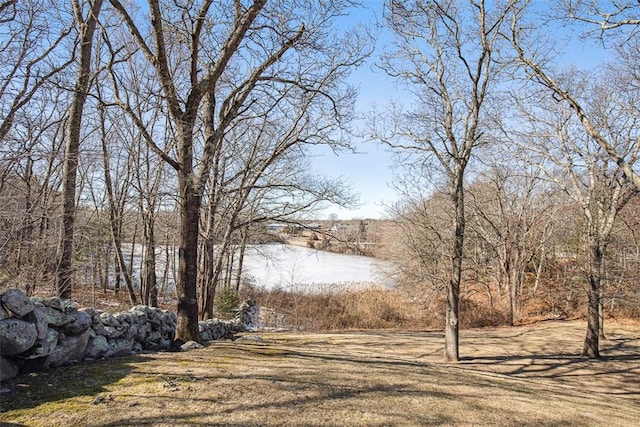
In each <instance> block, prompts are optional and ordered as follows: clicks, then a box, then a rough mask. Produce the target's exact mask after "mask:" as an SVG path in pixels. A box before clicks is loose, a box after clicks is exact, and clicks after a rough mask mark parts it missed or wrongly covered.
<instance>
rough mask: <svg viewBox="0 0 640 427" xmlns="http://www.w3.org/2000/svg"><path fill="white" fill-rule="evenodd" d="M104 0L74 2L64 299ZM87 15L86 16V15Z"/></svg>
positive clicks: (61, 270) (61, 269)
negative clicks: (75, 49)
mask: <svg viewBox="0 0 640 427" xmlns="http://www.w3.org/2000/svg"><path fill="white" fill-rule="evenodd" d="M102 3H103V0H93V1H91V2H90V4H89V5H88V8H87V10H86V11H85V10H84V9H85V8H83V5H82V4H81V3H80V1H79V0H73V3H72V5H73V13H74V17H75V22H76V26H77V30H78V34H79V43H80V53H79V55H78V69H77V78H76V83H75V87H74V91H73V99H72V101H71V106H70V113H69V119H68V122H67V129H66V136H65V144H66V145H65V152H64V174H63V185H62V203H63V212H62V224H63V230H62V233H61V236H60V244H59V249H58V271H57V274H58V277H57V289H58V294H59V295H60V297H62V298H71V289H72V277H73V267H72V261H73V233H74V222H75V211H76V177H77V170H78V157H79V152H80V140H81V134H82V114H83V111H84V105H85V101H86V99H87V94H88V92H89V83H90V81H91V60H92V52H93V36H94V32H95V29H96V26H97V22H98V15H99V14H100V10H101V9H102ZM85 14H86V16H85Z"/></svg>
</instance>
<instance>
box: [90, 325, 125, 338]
mask: <svg viewBox="0 0 640 427" xmlns="http://www.w3.org/2000/svg"><path fill="white" fill-rule="evenodd" d="M104 330H105V332H106V333H105V335H106V336H107V337H108V338H110V339H114V338H118V337H121V336H122V335H123V334H124V328H122V327H118V328H115V327H113V326H105V327H104ZM96 332H97V331H96Z"/></svg>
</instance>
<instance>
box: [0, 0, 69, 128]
mask: <svg viewBox="0 0 640 427" xmlns="http://www.w3.org/2000/svg"><path fill="white" fill-rule="evenodd" d="M57 9H58V5H57V3H56V2H50V1H47V0H33V1H17V0H8V1H3V2H2V3H0V25H2V29H1V30H0V34H1V38H0V141H3V140H4V139H5V138H6V136H7V133H8V132H9V131H10V130H11V127H12V126H13V124H14V121H15V118H16V114H17V113H18V112H19V111H20V110H21V109H23V108H25V107H26V106H27V105H28V103H29V102H30V101H31V99H32V98H33V97H34V96H35V95H36V93H37V92H38V91H39V90H40V88H42V87H43V85H45V84H47V83H48V82H50V81H51V80H53V79H54V77H56V75H57V74H59V73H60V72H61V71H62V70H64V69H65V68H66V67H67V66H68V65H69V64H71V62H72V61H73V54H71V55H69V54H68V53H65V52H64V48H65V46H64V45H63V44H64V41H65V40H66V39H67V38H68V36H69V35H70V34H71V31H72V28H73V26H72V25H69V22H64V21H63V20H62V19H60V17H59V16H58V15H57V14H56V13H52V11H56V10H57ZM61 14H63V13H61Z"/></svg>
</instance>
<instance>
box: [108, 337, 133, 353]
mask: <svg viewBox="0 0 640 427" xmlns="http://www.w3.org/2000/svg"><path fill="white" fill-rule="evenodd" d="M132 348H133V340H132V339H126V338H117V339H115V340H112V341H111V342H110V346H109V351H108V352H107V356H119V355H125V354H129V353H131V349H132Z"/></svg>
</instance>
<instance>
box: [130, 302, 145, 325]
mask: <svg viewBox="0 0 640 427" xmlns="http://www.w3.org/2000/svg"><path fill="white" fill-rule="evenodd" d="M145 308H146V307H145V306H142V305H137V306H135V307H133V308H132V309H131V310H129V311H130V312H131V314H132V316H133V317H135V319H136V321H135V322H134V323H137V324H138V325H142V324H145V323H147V311H146V310H145Z"/></svg>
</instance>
